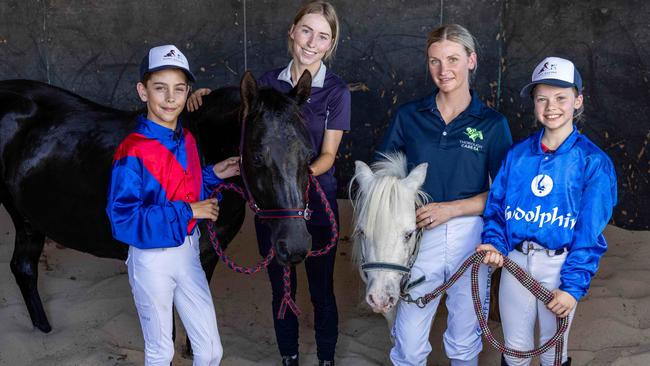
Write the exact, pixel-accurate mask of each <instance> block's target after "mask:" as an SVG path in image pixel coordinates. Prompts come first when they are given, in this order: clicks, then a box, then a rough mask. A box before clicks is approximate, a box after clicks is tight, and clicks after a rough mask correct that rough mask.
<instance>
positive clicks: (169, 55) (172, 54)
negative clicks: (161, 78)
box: [163, 50, 180, 58]
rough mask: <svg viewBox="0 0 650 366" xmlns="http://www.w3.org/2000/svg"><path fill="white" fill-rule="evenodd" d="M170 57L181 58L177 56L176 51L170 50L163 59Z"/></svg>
mask: <svg viewBox="0 0 650 366" xmlns="http://www.w3.org/2000/svg"><path fill="white" fill-rule="evenodd" d="M170 57H180V56H177V55H176V51H175V50H170V51H169V52H167V54H166V55H164V56H163V58H170Z"/></svg>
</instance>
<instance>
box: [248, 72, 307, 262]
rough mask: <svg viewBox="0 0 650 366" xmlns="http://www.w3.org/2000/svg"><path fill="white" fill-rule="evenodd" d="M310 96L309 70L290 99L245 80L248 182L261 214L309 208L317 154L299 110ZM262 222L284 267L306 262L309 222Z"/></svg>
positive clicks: (290, 219) (276, 220)
mask: <svg viewBox="0 0 650 366" xmlns="http://www.w3.org/2000/svg"><path fill="white" fill-rule="evenodd" d="M310 93H311V74H309V72H308V71H305V73H303V75H302V76H301V77H300V80H298V83H297V84H296V86H295V87H294V88H293V90H291V91H290V92H289V93H288V94H286V95H285V94H283V93H280V92H278V91H276V90H274V89H272V88H258V87H257V83H256V82H255V78H253V76H252V75H251V74H250V73H248V72H247V73H246V74H245V75H244V77H243V79H242V82H241V118H242V123H244V126H245V127H244V132H243V134H244V136H243V147H242V165H243V172H244V176H243V178H244V179H245V180H246V183H247V185H248V189H249V191H250V194H251V195H252V196H253V199H254V202H255V204H256V205H257V207H258V208H259V209H260V210H262V211H264V210H277V209H301V210H304V209H305V208H306V205H307V202H306V201H307V186H308V182H309V173H310V172H309V163H310V160H311V157H312V156H313V153H314V152H313V147H312V143H311V139H310V137H309V133H308V131H307V127H306V126H305V123H304V121H303V120H302V118H301V114H300V106H301V105H302V104H303V103H304V102H305V101H306V100H307V98H309V95H310ZM284 215H285V214H279V215H278V216H284ZM263 220H264V221H266V224H267V225H268V226H269V227H270V229H271V241H272V243H273V245H274V249H275V253H276V258H277V260H278V261H279V262H280V263H281V264H286V263H298V262H301V261H302V260H303V259H305V256H306V255H307V252H308V251H309V249H310V248H311V236H310V235H309V232H308V231H307V225H306V223H305V220H304V219H302V218H272V219H263Z"/></svg>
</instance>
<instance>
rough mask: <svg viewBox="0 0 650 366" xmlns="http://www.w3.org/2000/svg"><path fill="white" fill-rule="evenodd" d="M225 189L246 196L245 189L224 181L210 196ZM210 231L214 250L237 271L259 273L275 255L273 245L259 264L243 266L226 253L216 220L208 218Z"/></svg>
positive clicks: (214, 195) (249, 273) (229, 266)
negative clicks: (222, 246) (218, 236)
mask: <svg viewBox="0 0 650 366" xmlns="http://www.w3.org/2000/svg"><path fill="white" fill-rule="evenodd" d="M224 189H226V190H230V191H235V192H237V193H239V194H240V195H241V196H242V197H244V191H243V190H242V189H241V188H240V187H238V186H237V185H235V184H233V183H222V184H220V185H218V186H217V187H216V188H215V189H214V191H213V192H212V194H211V195H210V197H212V198H214V197H216V196H217V194H218V193H219V192H221V191H222V190H224ZM208 233H209V236H210V243H211V244H212V247H213V248H214V251H215V252H216V253H217V256H219V258H221V260H222V261H223V262H224V263H225V264H226V266H228V268H230V269H232V270H233V271H235V272H237V273H243V274H247V275H251V274H254V273H257V272H259V271H261V270H262V269H263V268H266V267H268V265H269V263H271V260H272V259H273V257H274V256H275V251H274V250H273V247H271V249H269V253H268V254H267V255H266V257H265V258H264V259H262V260H261V261H259V262H257V264H255V265H254V266H252V267H245V266H241V265H239V264H237V263H236V262H235V261H234V260H232V259H231V258H230V257H228V256H227V255H226V253H224V251H223V249H222V248H221V244H220V243H219V238H217V232H216V225H215V224H214V222H212V221H210V220H208Z"/></svg>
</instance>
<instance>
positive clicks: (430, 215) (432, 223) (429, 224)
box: [415, 202, 457, 229]
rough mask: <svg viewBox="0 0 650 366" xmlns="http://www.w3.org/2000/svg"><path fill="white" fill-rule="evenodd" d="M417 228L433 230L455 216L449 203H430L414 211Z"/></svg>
mask: <svg viewBox="0 0 650 366" xmlns="http://www.w3.org/2000/svg"><path fill="white" fill-rule="evenodd" d="M415 215H416V217H415V220H416V222H417V225H418V227H419V228H424V229H433V228H434V227H436V226H438V225H442V224H444V223H445V222H447V221H449V220H451V219H453V218H454V217H456V216H457V214H456V212H455V211H454V205H453V204H452V203H451V202H432V203H429V204H427V205H424V206H422V207H420V208H418V209H417V211H415Z"/></svg>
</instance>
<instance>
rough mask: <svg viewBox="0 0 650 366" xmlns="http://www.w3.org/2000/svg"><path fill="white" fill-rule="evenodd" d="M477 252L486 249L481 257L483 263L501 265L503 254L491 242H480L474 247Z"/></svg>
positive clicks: (494, 265) (493, 265)
mask: <svg viewBox="0 0 650 366" xmlns="http://www.w3.org/2000/svg"><path fill="white" fill-rule="evenodd" d="M476 251H477V252H482V251H487V253H486V254H485V257H483V263H485V264H487V265H488V266H492V267H503V254H501V253H500V252H499V251H498V250H497V248H495V247H494V246H493V245H491V244H481V245H479V246H477V247H476Z"/></svg>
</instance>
